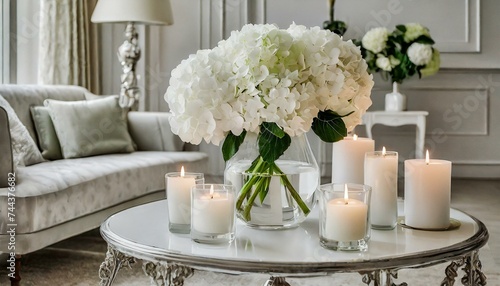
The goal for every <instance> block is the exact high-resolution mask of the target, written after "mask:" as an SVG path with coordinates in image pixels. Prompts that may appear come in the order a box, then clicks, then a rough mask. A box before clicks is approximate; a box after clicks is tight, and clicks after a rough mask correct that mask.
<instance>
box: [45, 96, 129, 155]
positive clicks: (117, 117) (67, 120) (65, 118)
mask: <svg viewBox="0 0 500 286" xmlns="http://www.w3.org/2000/svg"><path fill="white" fill-rule="evenodd" d="M44 104H45V106H47V107H48V108H49V114H50V117H51V118H52V123H53V124H54V128H55V130H56V133H57V138H58V139H59V143H60V145H61V151H62V154H63V157H64V158H67V159H68V158H79V157H87V156H92V155H102V154H110V153H129V152H133V151H134V144H133V142H132V138H131V137H130V134H129V133H128V127H127V117H126V116H127V115H126V113H125V111H124V110H123V109H122V108H120V106H119V105H118V97H115V96H110V97H103V98H99V99H94V100H78V101H60V100H53V99H47V100H45V102H44Z"/></svg>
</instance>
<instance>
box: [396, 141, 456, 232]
mask: <svg viewBox="0 0 500 286" xmlns="http://www.w3.org/2000/svg"><path fill="white" fill-rule="evenodd" d="M450 198H451V162H450V161H445V160H435V159H433V160H430V159H429V151H427V152H426V159H412V160H406V161H405V203H404V205H405V224H406V225H408V226H410V227H414V228H422V229H446V228H448V227H449V226H450Z"/></svg>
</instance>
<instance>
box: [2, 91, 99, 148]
mask: <svg viewBox="0 0 500 286" xmlns="http://www.w3.org/2000/svg"><path fill="white" fill-rule="evenodd" d="M0 95H2V96H3V98H5V100H7V101H8V102H9V104H10V106H11V107H12V109H14V111H15V112H16V114H17V116H18V117H19V119H20V120H21V122H22V123H23V124H24V125H25V126H26V128H27V129H28V132H29V133H30V135H31V137H32V138H33V140H35V142H37V138H36V132H35V127H34V126H33V121H32V120H31V114H30V107H31V106H37V105H43V101H44V100H45V99H47V98H50V99H57V100H67V101H74V100H85V99H89V98H91V97H95V95H94V94H92V93H90V92H89V91H88V90H87V89H86V88H83V87H79V86H65V85H17V84H0Z"/></svg>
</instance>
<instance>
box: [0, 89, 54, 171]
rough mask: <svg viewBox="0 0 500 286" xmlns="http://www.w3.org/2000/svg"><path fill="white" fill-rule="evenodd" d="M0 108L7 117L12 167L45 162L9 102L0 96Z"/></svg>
mask: <svg viewBox="0 0 500 286" xmlns="http://www.w3.org/2000/svg"><path fill="white" fill-rule="evenodd" d="M0 106H1V107H3V109H5V111H7V116H8V117H9V127H10V136H11V138H12V157H13V160H14V166H29V165H33V164H37V163H40V162H43V161H45V159H43V157H42V154H41V153H40V150H38V146H37V145H36V143H35V141H34V140H33V138H31V136H30V134H29V132H28V129H26V126H24V124H23V123H22V122H21V120H19V117H17V114H16V112H15V111H14V110H13V109H12V107H11V106H10V104H9V102H8V101H7V100H5V98H3V97H2V96H1V95H0Z"/></svg>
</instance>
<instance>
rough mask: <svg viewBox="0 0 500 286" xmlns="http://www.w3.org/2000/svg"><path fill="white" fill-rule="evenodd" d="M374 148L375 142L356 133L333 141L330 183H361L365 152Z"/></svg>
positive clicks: (362, 180)
mask: <svg viewBox="0 0 500 286" xmlns="http://www.w3.org/2000/svg"><path fill="white" fill-rule="evenodd" d="M374 150H375V142H374V141H373V140H372V139H370V138H361V137H357V136H356V135H354V136H352V137H350V136H349V137H345V138H344V139H343V140H340V141H338V142H335V143H333V150H332V183H335V184H345V183H355V184H363V182H364V161H365V153H366V152H373V151H374Z"/></svg>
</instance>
